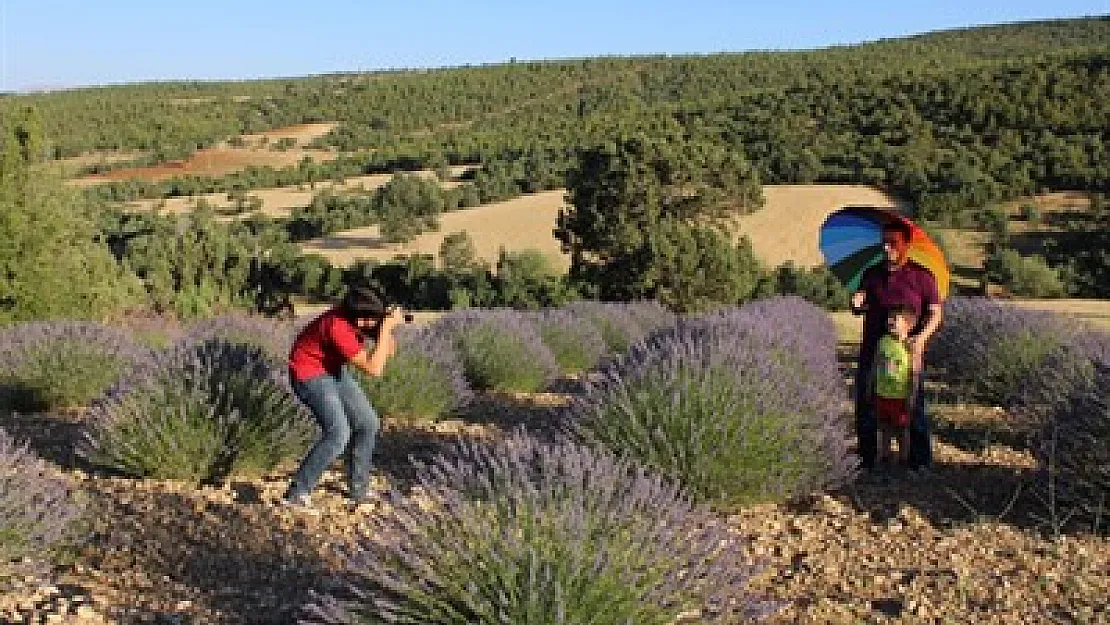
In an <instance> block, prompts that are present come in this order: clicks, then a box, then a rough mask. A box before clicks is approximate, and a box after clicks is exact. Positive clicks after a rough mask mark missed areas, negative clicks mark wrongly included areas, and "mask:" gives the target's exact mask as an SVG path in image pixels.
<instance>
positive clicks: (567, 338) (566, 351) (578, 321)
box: [532, 309, 605, 374]
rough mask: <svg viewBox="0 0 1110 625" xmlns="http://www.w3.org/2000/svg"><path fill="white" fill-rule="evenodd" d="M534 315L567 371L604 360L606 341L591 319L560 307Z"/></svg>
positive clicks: (549, 345)
mask: <svg viewBox="0 0 1110 625" xmlns="http://www.w3.org/2000/svg"><path fill="white" fill-rule="evenodd" d="M532 318H533V320H534V323H535V324H536V327H537V328H539V332H540V336H541V337H542V338H543V342H544V345H546V346H547V347H548V349H550V350H551V353H552V354H553V355H554V356H555V360H556V361H557V362H558V363H559V368H560V370H561V371H562V372H563V373H564V374H568V373H577V372H580V371H585V370H587V369H592V368H593V367H594V365H596V364H597V363H598V361H600V360H601V356H602V353H603V351H604V350H605V343H604V341H603V340H602V337H601V332H600V331H599V330H598V329H597V326H595V325H594V324H593V323H591V322H590V321H589V320H588V319H585V318H583V317H582V316H580V315H575V314H574V313H571V312H568V311H566V310H560V309H548V310H544V311H541V312H538V313H535V314H534V315H533V316H532Z"/></svg>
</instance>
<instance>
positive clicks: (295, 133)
mask: <svg viewBox="0 0 1110 625" xmlns="http://www.w3.org/2000/svg"><path fill="white" fill-rule="evenodd" d="M338 125H339V123H338V122H318V123H314V124H294V125H292V126H285V127H284V128H274V129H273V130H267V131H265V132H260V133H258V134H250V135H242V137H241V138H242V139H243V140H244V141H246V142H247V144H248V145H256V144H258V143H259V142H261V141H262V139H263V138H265V139H266V140H267V141H270V142H274V141H277V140H279V139H293V140H294V141H296V142H297V145H299V146H303V145H305V144H307V143H311V142H312V141H314V140H316V139H319V138H320V137H322V136H324V135H326V134H328V133H329V132H331V131H332V130H334V129H335V127H336V126H338Z"/></svg>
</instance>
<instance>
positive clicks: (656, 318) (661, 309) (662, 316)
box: [609, 299, 678, 336]
mask: <svg viewBox="0 0 1110 625" xmlns="http://www.w3.org/2000/svg"><path fill="white" fill-rule="evenodd" d="M609 306H612V307H614V308H616V309H617V310H621V311H623V312H624V313H625V314H627V315H628V316H629V317H631V318H632V320H633V321H635V322H636V325H637V326H639V330H640V334H641V335H642V336H646V335H648V334H651V333H653V332H657V331H660V330H666V329H668V328H670V327H673V326H674V324H675V321H677V320H678V317H677V316H676V315H675V314H674V312H672V311H671V310H670V309H669V308H667V307H666V306H664V305H663V304H660V303H659V302H658V301H656V300H650V299H646V300H637V301H633V302H620V303H613V304H609Z"/></svg>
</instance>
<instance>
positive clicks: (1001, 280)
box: [986, 249, 1068, 298]
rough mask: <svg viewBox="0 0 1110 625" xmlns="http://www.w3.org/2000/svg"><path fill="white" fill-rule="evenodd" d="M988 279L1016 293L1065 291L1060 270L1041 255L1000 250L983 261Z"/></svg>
mask: <svg viewBox="0 0 1110 625" xmlns="http://www.w3.org/2000/svg"><path fill="white" fill-rule="evenodd" d="M986 269H987V279H988V280H990V281H991V282H994V283H995V284H1000V285H1002V286H1003V287H1005V288H1006V290H1007V291H1008V292H1009V293H1011V294H1013V295H1017V296H1019V297H1046V298H1047V297H1064V296H1065V295H1067V294H1068V288H1067V285H1066V284H1065V282H1064V278H1063V276H1062V275H1061V274H1060V270H1059V269H1056V268H1054V267H1049V266H1048V264H1047V263H1046V262H1045V260H1044V258H1043V257H1041V256H1036V255H1034V256H1022V255H1021V254H1018V253H1017V252H1016V251H1014V250H1011V249H1004V250H1000V251H998V252H996V253H994V254H993V255H991V257H990V258H988V259H987V263H986Z"/></svg>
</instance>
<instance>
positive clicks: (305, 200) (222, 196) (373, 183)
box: [128, 165, 469, 219]
mask: <svg viewBox="0 0 1110 625" xmlns="http://www.w3.org/2000/svg"><path fill="white" fill-rule="evenodd" d="M468 169H469V167H467V166H465V165H460V166H456V167H452V168H451V174H452V176H453V177H458V176H459V175H461V174H462V173H464V172H465V171H467V170H468ZM412 173H413V174H415V175H418V176H423V177H425V178H434V177H435V172H432V171H418V172H412ZM392 177H393V174H369V175H366V176H353V177H351V178H347V179H345V180H344V181H343V182H342V183H341V184H336V183H335V182H333V181H330V180H328V181H324V182H317V183H316V186H315V188H312V187H310V186H309V185H307V184H306V185H299V186H289V187H270V188H266V189H253V190H250V191H247V195H253V196H256V197H258V198H259V199H261V200H262V209H261V212H262V214H264V215H266V216H267V217H287V216H289V213H290V211H291V210H292V209H294V208H297V207H302V206H308V205H309V203H311V202H312V196H314V195H316V194H317V193H319V192H321V191H325V190H328V189H331V190H336V191H351V190H355V189H359V188H362V189H365V190H367V191H370V190H373V189H377V188H378V187H380V186H382V185H384V184H385V183H387V182H389V179H390V178H392ZM458 185H459V182H457V181H455V180H448V181H445V182H443V186H444V187H445V188H452V187H456V186H458ZM198 199H204V200H205V201H207V202H208V203H209V204H211V205H212V206H214V207H216V208H224V207H230V206H231V205H232V202H229V201H228V199H227V194H226V193H206V194H204V195H200V196H187V197H174V198H167V199H165V200H140V201H137V202H130V203H128V207H129V208H130V209H132V210H136V211H148V210H152V209H154V207H156V206H158V204H159V203H160V202H162V203H164V204H163V208H162V211H163V212H165V213H169V214H179V213H187V212H189V211H191V210H193V207H194V206H195V205H196V202H197V200H198ZM246 216H247V215H246V214H243V215H242V216H241V217H246ZM237 218H239V217H232V218H230V219H237Z"/></svg>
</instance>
